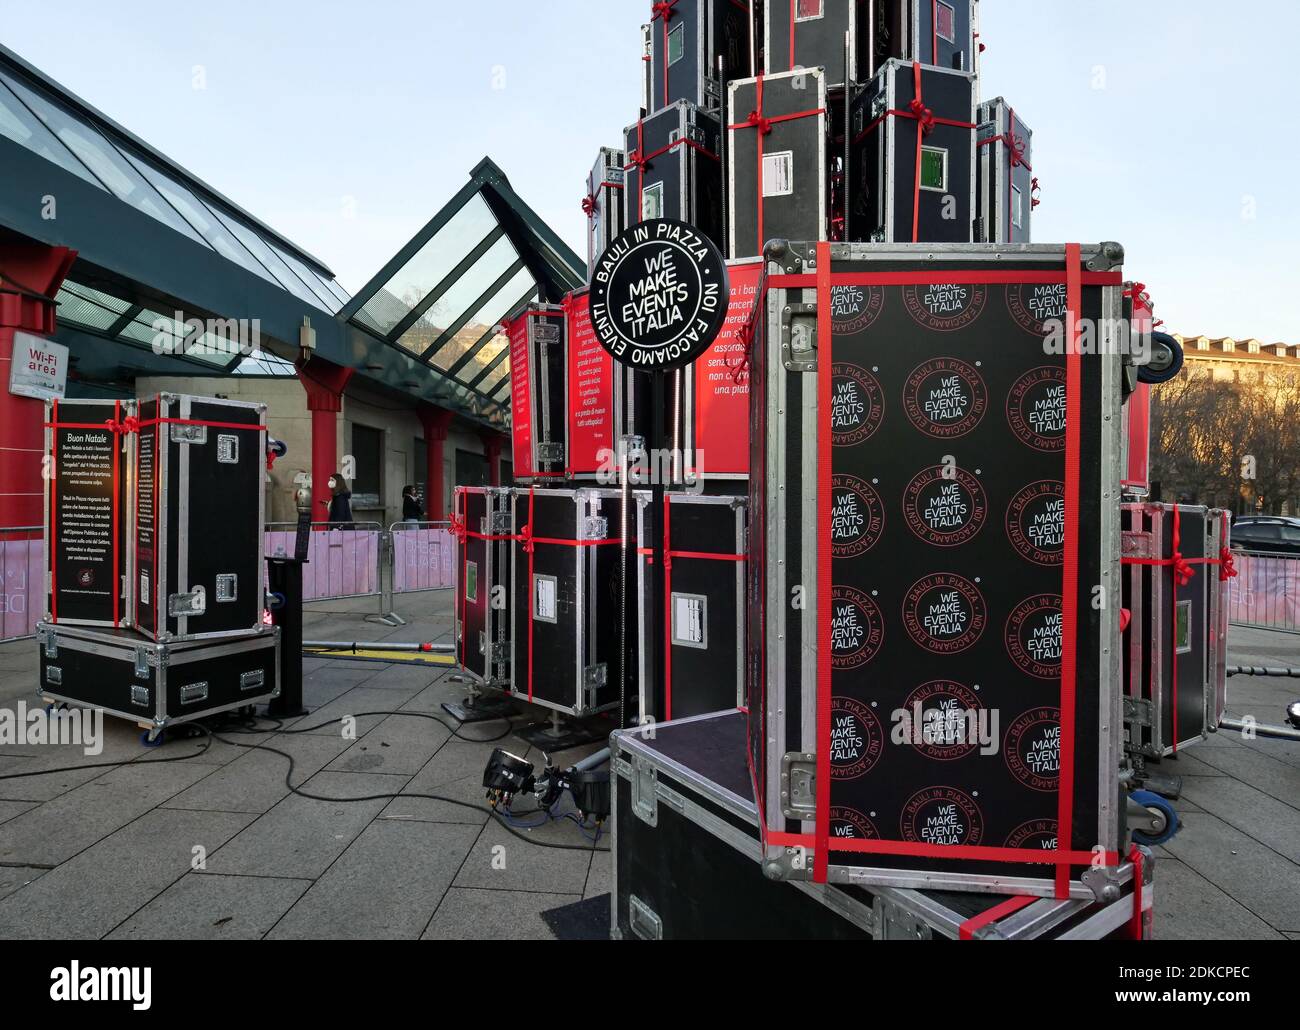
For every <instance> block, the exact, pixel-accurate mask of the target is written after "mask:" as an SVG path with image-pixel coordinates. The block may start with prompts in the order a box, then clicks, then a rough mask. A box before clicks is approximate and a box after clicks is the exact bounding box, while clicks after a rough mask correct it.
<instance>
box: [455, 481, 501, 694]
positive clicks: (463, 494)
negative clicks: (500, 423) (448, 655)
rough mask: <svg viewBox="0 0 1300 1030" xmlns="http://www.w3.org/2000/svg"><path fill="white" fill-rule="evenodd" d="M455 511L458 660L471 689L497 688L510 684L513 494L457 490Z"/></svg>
mask: <svg viewBox="0 0 1300 1030" xmlns="http://www.w3.org/2000/svg"><path fill="white" fill-rule="evenodd" d="M453 511H454V515H453V519H452V532H453V533H454V534H455V536H456V539H457V543H458V550H459V551H460V554H459V557H458V560H457V562H456V600H455V609H454V611H453V613H452V614H453V618H454V619H455V623H456V631H455V639H456V653H457V658H458V660H459V662H460V667H461V671H462V672H463V673H464V675H465V676H466V677H467V678H468V679H469V681H470V682H471V683H473V684H474V685H475V686H478V687H489V688H501V687H504V686H506V685H507V684H509V682H510V614H509V613H510V587H511V582H510V544H511V541H512V540H513V537H514V523H513V521H512V519H513V518H514V505H513V503H512V500H511V490H510V489H509V488H508V487H488V486H458V487H456V496H455V505H454V508H453Z"/></svg>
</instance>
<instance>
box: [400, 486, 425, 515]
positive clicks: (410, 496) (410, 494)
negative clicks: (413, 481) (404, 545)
mask: <svg viewBox="0 0 1300 1030" xmlns="http://www.w3.org/2000/svg"><path fill="white" fill-rule="evenodd" d="M422 518H424V509H423V508H421V507H420V498H419V497H417V496H416V493H415V487H414V486H413V485H412V486H407V487H404V488H403V489H402V521H403V522H419V521H420V520H421V519H422Z"/></svg>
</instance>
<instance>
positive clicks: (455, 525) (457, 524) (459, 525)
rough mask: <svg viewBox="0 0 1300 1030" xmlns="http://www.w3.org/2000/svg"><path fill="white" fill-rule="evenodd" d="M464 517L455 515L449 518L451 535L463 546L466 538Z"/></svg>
mask: <svg viewBox="0 0 1300 1030" xmlns="http://www.w3.org/2000/svg"><path fill="white" fill-rule="evenodd" d="M466 532H467V531H466V529H465V517H464V516H463V515H457V514H455V513H453V514H452V516H451V535H452V536H454V537H455V538H456V540H457V541H458V542H459V543H460V544H461V545H462V546H463V545H464V543H465V536H466Z"/></svg>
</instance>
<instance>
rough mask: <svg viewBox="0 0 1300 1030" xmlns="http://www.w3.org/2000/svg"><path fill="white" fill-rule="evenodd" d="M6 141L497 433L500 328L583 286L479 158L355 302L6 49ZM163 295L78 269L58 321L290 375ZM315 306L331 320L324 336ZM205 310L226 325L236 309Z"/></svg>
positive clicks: (567, 259) (287, 245)
mask: <svg viewBox="0 0 1300 1030" xmlns="http://www.w3.org/2000/svg"><path fill="white" fill-rule="evenodd" d="M0 139H7V140H9V141H11V142H12V143H13V144H17V145H18V146H20V147H22V148H24V149H26V150H28V151H30V152H32V153H34V154H36V155H38V156H39V157H41V158H43V159H44V160H46V161H49V162H51V163H53V164H55V165H57V166H59V167H60V168H62V169H63V170H64V171H66V172H69V173H71V174H73V175H75V176H77V177H79V178H80V179H82V180H84V181H85V182H86V183H89V184H90V185H91V186H93V187H95V188H96V189H98V190H102V191H103V194H104V196H105V199H106V201H107V202H110V203H111V202H113V200H112V198H115V199H116V201H120V202H122V203H124V204H127V205H129V206H130V207H132V208H134V209H135V210H136V211H137V212H139V213H140V214H141V215H142V216H146V217H148V218H150V219H153V220H154V221H156V222H158V223H160V224H161V225H163V226H166V227H167V229H170V230H172V231H173V232H175V233H176V234H177V236H176V239H177V243H178V246H190V245H193V244H197V245H199V246H201V247H204V248H206V249H207V250H209V251H211V252H213V253H214V254H215V255H219V256H220V257H221V258H223V259H225V260H226V261H228V262H230V263H231V264H232V265H233V266H236V269H242V270H243V271H245V272H248V273H250V274H252V275H255V276H258V277H260V278H261V279H263V280H265V281H266V282H268V283H270V284H272V285H273V286H277V287H279V288H280V289H282V290H284V291H285V292H286V294H288V295H291V296H292V297H293V298H296V300H297V301H300V302H301V303H302V304H304V305H306V306H307V309H306V310H305V311H304V312H303V316H310V321H311V323H312V324H313V325H314V326H317V327H320V328H319V329H318V332H319V334H320V335H321V339H322V342H324V340H325V339H327V338H328V339H329V340H331V342H332V345H333V347H334V349H333V350H332V351H331V352H329V353H330V356H331V358H332V360H336V361H338V360H342V361H345V362H347V363H349V364H352V366H353V367H355V368H358V369H362V370H363V371H364V374H370V375H372V377H373V378H375V379H376V380H377V381H379V382H381V383H383V384H384V385H387V386H389V387H391V388H395V389H399V390H400V389H406V390H409V392H411V393H412V394H414V395H415V396H420V397H424V398H426V399H432V400H433V401H434V402H435V403H438V404H443V405H446V406H448V407H449V408H452V409H453V410H458V411H460V412H461V413H463V414H465V415H468V416H471V417H477V418H479V419H481V420H483V421H486V422H488V424H489V425H497V426H500V425H503V424H504V423H506V422H508V419H509V405H508V403H506V402H507V400H508V398H509V393H510V359H509V351H508V348H507V346H506V340H505V338H504V336H503V335H502V333H501V332H499V327H500V324H501V323H502V322H503V321H504V320H506V319H508V318H509V317H510V316H512V315H514V314H515V313H516V312H518V311H519V310H520V309H521V308H522V307H523V306H524V305H525V304H527V303H528V302H529V301H531V300H534V299H541V300H545V301H549V302H557V301H559V300H560V298H561V297H562V296H563V295H564V294H565V293H567V292H569V291H570V290H574V289H578V288H580V287H581V286H582V285H583V284H584V282H585V278H586V276H585V266H584V263H583V262H581V261H579V259H578V257H577V255H576V254H574V252H573V251H572V250H571V249H570V248H569V247H568V246H567V245H566V244H564V243H563V241H561V240H560V239H559V237H558V236H557V235H556V234H555V233H554V232H553V231H552V230H551V229H550V227H549V226H547V225H546V224H545V223H544V222H542V221H541V219H539V218H538V217H537V215H536V213H535V212H533V210H532V209H531V208H530V207H529V206H528V205H527V204H526V203H524V202H523V200H522V199H521V198H519V196H518V195H517V194H515V192H514V190H513V188H512V187H511V185H510V183H509V181H508V180H507V178H506V176H505V174H504V173H503V172H502V171H501V170H500V169H499V168H498V167H497V166H496V165H495V164H493V163H492V161H490V160H489V159H486V158H485V159H484V160H483V161H481V162H480V163H479V164H478V166H477V167H475V168H474V169H473V171H472V172H471V173H470V180H469V182H467V183H466V184H465V186H464V187H462V188H461V190H459V191H458V192H457V194H456V195H455V196H454V197H453V198H452V199H451V200H450V201H449V202H448V203H447V204H446V205H444V207H443V208H442V209H441V210H440V211H439V212H438V213H437V214H436V215H435V216H434V217H433V218H432V219H431V220H430V221H429V222H428V223H427V224H426V225H425V226H424V227H423V228H422V229H421V230H420V232H418V233H417V234H416V235H415V237H414V238H413V239H412V240H410V241H409V242H408V243H407V244H406V246H404V247H403V248H402V249H401V251H399V252H398V254H396V255H395V256H394V257H393V259H392V260H391V261H389V262H388V263H387V264H386V265H385V267H384V268H383V269H381V270H380V272H379V273H378V274H377V275H376V276H375V277H374V278H373V279H372V280H371V282H370V283H368V284H367V285H366V286H365V287H364V288H363V289H362V290H361V291H360V292H359V293H358V294H357V295H356V296H355V297H351V296H349V294H348V293H347V291H345V290H344V289H343V288H342V287H341V286H340V285H339V284H338V282H337V281H336V280H335V279H334V276H333V273H332V272H330V270H329V269H328V268H327V267H326V266H325V265H324V264H322V263H321V262H320V261H319V260H317V259H315V258H313V257H312V256H311V255H310V254H308V253H306V252H305V251H303V250H302V249H301V248H299V247H296V246H295V245H294V244H292V243H291V242H290V241H289V240H287V239H285V238H284V237H283V236H281V235H279V234H278V233H276V232H275V231H274V230H272V229H271V228H269V227H268V226H266V225H265V224H263V223H262V222H261V221H259V220H258V219H257V218H255V217H254V216H252V215H250V214H249V213H248V212H246V211H244V210H242V209H241V208H239V207H238V206H237V205H235V204H233V203H231V202H230V201H229V200H227V199H226V198H224V197H222V196H221V194H219V193H217V192H216V191H215V190H213V189H212V188H211V187H209V186H207V185H206V184H204V183H202V182H201V181H200V180H198V179H196V178H195V177H194V176H193V175H191V174H190V173H188V172H186V171H185V170H184V169H183V168H181V167H180V166H179V165H177V164H176V163H175V162H173V161H171V160H170V159H169V158H167V157H165V156H164V155H162V154H160V153H159V152H158V151H156V150H154V149H153V148H152V147H150V146H149V145H148V144H147V143H145V142H144V141H143V140H140V139H139V138H137V137H136V136H134V135H132V134H131V133H130V132H129V131H127V130H126V129H124V128H122V127H121V126H120V125H118V124H117V123H116V122H113V121H112V120H111V119H109V118H107V117H106V116H104V115H102V114H100V113H99V112H98V111H96V110H95V109H94V108H92V107H90V106H89V105H87V104H85V102H84V101H81V100H80V99H78V98H77V97H75V96H73V95H72V94H70V93H68V92H67V91H66V90H63V89H62V87H60V86H59V85H58V84H57V83H54V82H53V81H51V80H50V79H48V78H47V77H46V76H44V75H43V74H41V73H40V72H39V71H38V70H36V69H35V68H32V67H31V66H30V65H28V64H27V63H26V62H24V61H23V60H22V59H21V58H19V57H18V56H17V55H16V54H13V53H12V52H11V51H9V50H7V49H5V48H4V47H3V46H0ZM5 145H6V146H8V145H9V144H5ZM182 239H183V240H185V241H188V242H186V243H182V242H181V241H182ZM123 246H127V244H126V243H124V244H123ZM128 267H129V266H128ZM232 271H233V272H235V277H236V278H232V280H231V282H232V293H231V304H230V306H231V307H233V308H239V307H240V300H241V298H240V295H239V291H238V284H237V282H236V279H237V277H238V275H239V274H242V273H239V272H237V271H235V269H232ZM91 283H94V286H92V285H91ZM173 286H175V284H173ZM156 289H157V287H155V286H154V285H153V284H152V283H149V282H145V281H143V280H136V279H133V278H131V276H130V275H125V281H119V277H118V276H116V275H113V276H110V277H109V278H104V277H103V276H102V275H100V274H99V273H98V272H97V271H95V270H89V271H88V270H86V269H83V268H82V267H81V266H80V264H78V265H75V266H74V267H73V271H72V274H71V276H70V277H69V278H68V280H67V281H66V282H65V283H64V285H63V287H62V288H61V289H60V290H59V293H58V295H57V301H58V305H59V307H58V318H59V321H60V323H66V324H67V325H69V326H70V327H72V328H74V329H77V330H84V331H86V332H89V333H91V334H94V335H96V336H99V337H103V338H107V339H110V340H113V341H115V342H120V343H123V344H127V345H129V346H132V347H138V348H147V349H151V350H153V351H154V352H155V353H157V354H160V355H166V356H167V357H168V358H176V359H179V360H182V361H186V362H190V363H197V365H199V366H202V367H203V368H204V369H205V370H206V371H207V373H208V374H234V373H238V374H261V375H266V374H273V375H279V374H285V372H286V369H287V370H289V371H291V370H292V366H291V365H289V364H288V363H287V362H284V361H283V359H280V358H277V357H275V355H273V354H271V353H270V352H269V351H268V350H267V349H266V348H265V347H263V346H261V345H260V344H259V341H257V340H252V341H247V342H248V343H249V345H246V346H239V345H238V344H236V345H235V346H232V344H231V342H230V341H229V340H227V339H223V338H222V337H221V336H220V335H214V334H213V333H211V332H192V331H191V329H190V327H189V326H188V325H187V324H186V323H185V321H184V320H185V319H186V318H187V317H190V316H192V315H194V314H199V313H198V312H189V311H185V312H182V311H177V310H172V309H170V308H168V307H167V305H165V304H159V303H158V302H155V301H151V300H148V299H147V295H149V294H153V293H154V292H155V290H156ZM105 290H113V291H115V292H116V293H117V294H119V295H116V296H115V295H112V294H110V293H108V292H104V291H105ZM175 292H176V289H175V288H173V289H171V290H162V291H161V293H162V295H164V296H167V295H169V294H171V293H175ZM209 300H211V294H209ZM217 303H218V305H219V306H223V305H220V304H219V301H218V302H217ZM159 308H161V309H162V310H159ZM317 311H323V312H325V313H326V317H325V318H324V322H325V325H324V326H322V324H321V321H320V320H318V319H317V318H316V317H315V312H317ZM207 314H210V315H213V316H215V317H216V318H218V319H220V318H221V317H223V315H225V314H229V312H225V313H223V312H220V311H210V312H208V313H207ZM295 317H297V316H295ZM276 339H277V340H278V341H279V343H280V344H282V345H284V346H287V347H290V348H293V347H296V344H297V340H296V327H295V326H294V323H293V322H292V321H291V320H290V321H289V325H288V326H285V325H283V324H281V325H280V333H279V335H278V336H277V337H276ZM385 348H392V349H393V350H394V351H396V352H397V354H400V355H402V356H404V357H405V358H408V359H410V360H411V361H414V362H417V363H418V365H422V366H424V369H426V370H427V375H425V376H423V377H417V376H414V375H412V373H411V371H410V366H409V365H408V364H406V363H405V362H401V361H399V362H397V363H396V364H394V363H393V362H392V360H391V359H390V358H385V357H384V356H383V354H382V352H383V351H384V350H385ZM417 367H418V366H417ZM398 380H400V381H398Z"/></svg>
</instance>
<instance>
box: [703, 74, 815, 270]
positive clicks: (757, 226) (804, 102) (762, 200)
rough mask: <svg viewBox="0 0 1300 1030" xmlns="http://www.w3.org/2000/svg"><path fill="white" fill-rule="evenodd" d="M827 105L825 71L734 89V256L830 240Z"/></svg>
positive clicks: (730, 115)
mask: <svg viewBox="0 0 1300 1030" xmlns="http://www.w3.org/2000/svg"><path fill="white" fill-rule="evenodd" d="M827 120H828V112H827V101H826V73H825V72H824V71H823V70H822V69H821V68H807V69H798V70H795V71H789V72H777V73H773V74H769V75H767V76H764V77H762V78H757V79H742V80H738V81H735V82H732V83H731V86H730V88H729V90H728V98H727V132H728V136H727V139H728V156H727V167H728V182H727V203H728V225H729V232H728V239H727V246H728V253H729V255H730V256H731V257H732V258H744V257H751V258H752V257H757V256H758V255H759V254H761V253H762V250H763V243H764V241H765V240H769V239H784V240H790V239H797V240H804V239H807V240H824V239H826V238H827V236H826V233H827V214H828V208H827V198H826V189H827V184H828V175H829V169H828V166H827Z"/></svg>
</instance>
